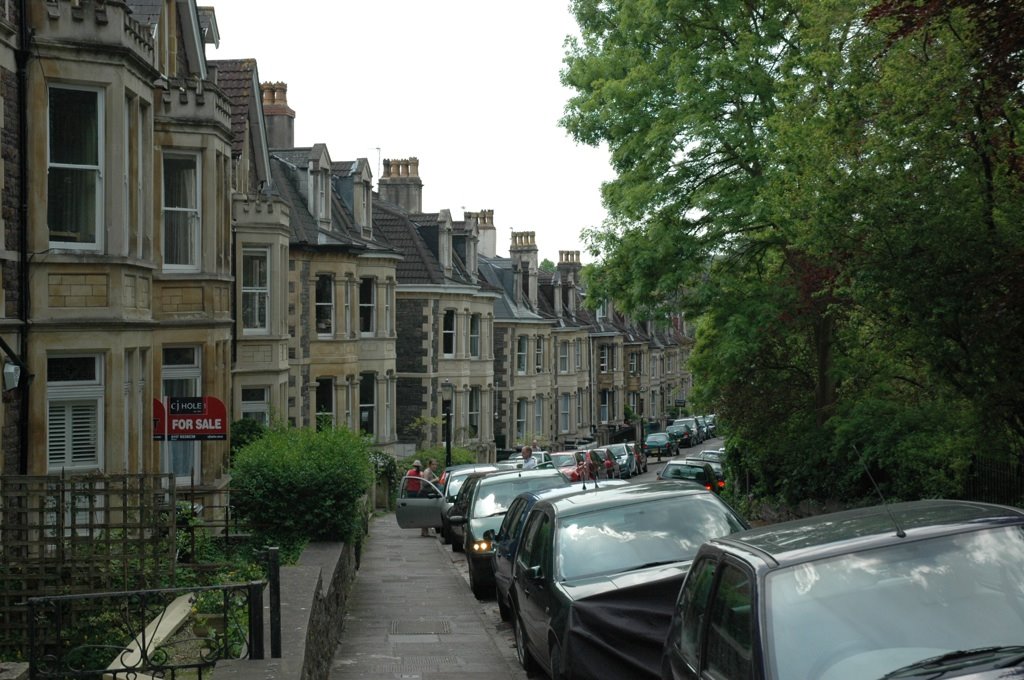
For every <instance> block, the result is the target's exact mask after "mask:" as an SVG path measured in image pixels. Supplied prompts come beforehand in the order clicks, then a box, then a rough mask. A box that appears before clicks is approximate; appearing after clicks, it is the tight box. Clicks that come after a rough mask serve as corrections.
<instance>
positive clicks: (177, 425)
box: [153, 397, 228, 442]
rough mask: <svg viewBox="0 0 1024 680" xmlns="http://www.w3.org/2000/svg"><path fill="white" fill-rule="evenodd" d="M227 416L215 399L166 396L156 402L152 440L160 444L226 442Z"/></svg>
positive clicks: (219, 402) (222, 404)
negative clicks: (163, 399) (191, 441)
mask: <svg viewBox="0 0 1024 680" xmlns="http://www.w3.org/2000/svg"><path fill="white" fill-rule="evenodd" d="M227 438H228V417H227V409H226V408H225V407H224V402H223V401H221V400H220V399H218V398H216V397H165V401H164V402H161V401H160V400H157V399H154V400H153V439H157V440H160V441H163V440H167V441H171V442H174V441H188V440H198V441H204V440H224V439H227Z"/></svg>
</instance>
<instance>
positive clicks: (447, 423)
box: [441, 378, 455, 470]
mask: <svg viewBox="0 0 1024 680" xmlns="http://www.w3.org/2000/svg"><path fill="white" fill-rule="evenodd" d="M441 387H442V388H443V389H442V392H441V411H442V413H443V417H442V426H443V427H444V469H445V470H447V469H448V468H450V467H451V466H452V397H453V396H454V394H455V385H452V384H451V382H449V380H448V378H445V379H444V382H443V383H441Z"/></svg>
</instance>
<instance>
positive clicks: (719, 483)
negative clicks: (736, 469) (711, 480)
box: [718, 480, 725, 489]
mask: <svg viewBox="0 0 1024 680" xmlns="http://www.w3.org/2000/svg"><path fill="white" fill-rule="evenodd" d="M718 488H719V489H724V488H725V480H719V481H718Z"/></svg>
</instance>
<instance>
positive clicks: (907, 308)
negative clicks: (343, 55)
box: [563, 0, 1024, 503]
mask: <svg viewBox="0 0 1024 680" xmlns="http://www.w3.org/2000/svg"><path fill="white" fill-rule="evenodd" d="M941 5H943V3H923V4H921V3H913V2H903V1H901V0H892V1H891V2H888V1H887V2H883V3H880V4H879V5H878V6H876V7H872V6H869V5H867V4H864V3H858V2H850V1H843V0H830V1H826V2H822V1H821V0H790V1H788V2H784V1H779V0H769V1H767V2H762V3H745V2H738V1H736V0H726V1H725V2H718V3H702V2H697V1H695V0H694V1H688V0H677V1H674V2H642V1H640V0H613V1H611V2H608V1H607V0H575V1H574V2H573V3H572V9H573V12H574V14H575V16H576V18H577V22H578V23H579V25H580V29H581V37H580V38H579V39H575V40H570V41H569V43H568V54H567V57H566V68H565V70H564V71H563V82H564V83H565V84H566V85H568V86H570V87H572V88H574V89H575V90H576V93H577V94H576V95H575V96H574V97H573V98H572V99H571V100H570V102H569V104H568V106H567V111H566V115H565V117H564V118H563V125H564V126H565V127H566V128H567V129H568V130H569V131H570V133H572V134H573V135H574V136H575V137H576V139H577V140H579V141H582V142H586V143H591V144H596V143H599V142H601V141H604V142H607V143H608V146H609V148H610V150H611V152H612V164H613V166H614V168H615V170H616V172H617V177H616V179H614V180H613V181H611V182H609V183H608V184H607V185H606V186H605V187H604V188H603V195H604V199H605V202H606V204H607V207H608V208H609V211H610V214H611V215H612V218H611V220H610V221H609V222H608V223H606V224H605V225H604V226H602V227H601V228H598V229H594V230H591V231H589V232H587V233H586V237H587V239H588V241H589V244H590V248H591V251H592V254H593V255H594V256H596V257H599V258H600V263H599V264H598V265H595V266H592V267H588V268H587V269H586V272H585V273H586V279H585V280H586V283H587V285H588V286H589V287H590V289H591V293H592V297H594V298H613V299H615V300H616V302H617V303H618V305H619V306H620V308H623V309H625V311H627V312H629V313H632V314H634V315H639V316H644V315H652V314H656V313H659V312H662V311H675V310H678V309H683V310H684V311H685V312H686V313H687V314H689V315H691V316H693V317H699V318H701V323H700V324H699V326H698V328H699V332H698V341H697V346H696V348H695V351H694V354H693V359H692V366H691V367H692V370H693V372H694V375H695V386H696V390H697V391H696V395H695V398H696V400H697V401H698V403H704V404H712V403H713V404H715V405H716V409H717V410H718V413H719V415H720V416H721V417H722V418H723V420H724V421H726V422H728V423H729V425H730V431H731V433H732V435H733V438H734V441H735V443H736V444H737V449H738V451H739V452H740V455H739V456H737V459H736V460H735V461H732V460H731V461H730V464H729V465H730V467H731V468H733V471H734V472H735V473H738V474H742V476H743V478H744V479H749V480H751V481H750V490H751V492H752V493H755V494H761V495H764V496H766V497H767V496H774V497H778V498H781V499H782V500H783V501H784V502H788V503H796V502H799V500H801V499H802V498H822V499H824V498H829V497H846V498H858V497H864V496H867V495H868V494H869V493H873V492H872V491H871V486H870V484H869V482H868V481H867V474H866V470H871V469H872V468H874V473H873V474H874V475H875V476H881V477H883V480H882V481H883V483H891V485H892V487H891V488H890V489H889V491H890V492H891V493H892V494H893V495H894V496H898V497H914V496H920V495H931V494H935V493H942V494H951V493H954V492H955V491H956V490H957V488H958V486H957V485H958V483H959V480H962V478H963V474H964V470H965V463H964V462H965V460H966V457H967V452H968V451H970V450H971V448H973V447H974V446H976V445H977V443H978V442H977V432H978V430H977V429H976V428H977V423H978V422H981V421H983V420H985V418H984V416H990V417H992V418H994V419H995V420H996V421H997V423H998V424H997V426H996V429H997V430H999V432H998V433H997V434H1001V435H1002V437H1001V438H999V439H998V441H999V445H1000V446H1003V447H1006V448H1012V449H1014V450H1016V451H1018V452H1019V451H1021V450H1024V448H1022V447H1021V443H1020V442H1021V441H1022V438H1024V428H1022V427H1021V425H1022V423H1021V420H1020V419H1021V416H1020V415H1019V414H1021V413H1024V408H1022V407H1024V403H1021V396H1020V395H1024V390H1022V389H1021V388H1022V387H1024V366H1022V365H1021V364H1020V362H1019V361H1016V360H1014V358H1013V357H1015V356H1019V355H1020V351H1021V350H1022V349H1024V347H1022V346H1021V345H1022V343H1024V340H1022V338H1024V332H1022V331H1024V328H1022V324H1024V306H1022V301H1024V294H1022V293H1024V288H1022V285H1021V284H1022V280H1024V273H1022V272H1024V268H1021V267H1020V259H1021V254H1022V253H1024V248H1022V247H1021V246H1022V244H1021V234H1022V231H1021V229H1020V225H1021V224H1024V221H1022V220H1021V217H1024V216H1022V215H1021V209H1022V207H1024V200H1022V198H1024V196H1022V195H1021V182H1020V179H1021V171H1020V170H1021V167H1022V164H1021V163H1020V159H1019V158H1018V152H1017V147H1018V145H1017V144H1016V142H1015V140H1017V139H1019V137H1020V133H1021V116H1020V113H1019V112H1020V111H1021V110H1024V108H1022V107H1021V106H1020V104H1021V102H1020V101H1019V99H1020V97H1021V91H1022V90H1021V88H1020V83H1021V82H1022V80H1024V79H1022V78H1021V70H1020V68H1019V66H1020V63H1019V62H1020V61H1021V58H1020V55H1021V51H1020V50H1017V51H1014V49H1013V48H1012V46H1013V45H1015V44H1016V42H1015V41H1017V40H1019V37H1015V36H1014V35H1013V32H1012V31H1011V30H1004V29H1006V26H1007V25H1013V24H1012V21H1013V19H1014V17H1017V16H1018V15H1019V14H1020V10H1019V8H1018V10H1014V11H1015V12H1016V13H1014V12H1002V11H995V10H992V11H990V10H989V9H986V8H990V6H991V5H990V4H985V5H984V6H983V4H982V3H979V2H971V0H957V2H954V3H948V5H949V6H948V7H947V8H945V9H937V8H938V7H940V6H941ZM908 17H909V18H908ZM1007 17H1009V18H1007ZM993 27H995V28H993ZM997 29H998V30H997ZM993 30H997V35H999V36H1000V42H1001V44H1000V45H999V46H996V47H992V46H987V45H986V44H985V37H986V35H990V34H991V32H992V31H993ZM1002 43H1005V44H1002ZM1007 45H1010V47H1007ZM997 317H998V318H997ZM879 423H882V424H883V425H884V426H883V427H879V426H878V424H879ZM908 427H912V428H913V431H912V432H908V431H907V429H906V428H908ZM952 443H955V445H952ZM894 452H898V455H895V453H894ZM822 470H830V471H834V472H833V473H832V474H828V475H822V474H821V472H822ZM922 471H929V472H930V474H918V473H921V472H922ZM876 473H878V474H876ZM883 473H884V474H883ZM911 473H913V474H911Z"/></svg>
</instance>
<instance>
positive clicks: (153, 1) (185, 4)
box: [126, 0, 216, 80]
mask: <svg viewBox="0 0 1024 680" xmlns="http://www.w3.org/2000/svg"><path fill="white" fill-rule="evenodd" d="M126 2H127V5H128V9H129V10H131V15H132V18H133V19H135V20H136V21H138V22H139V23H140V24H142V25H144V26H149V27H151V28H152V27H153V26H155V25H157V24H158V23H159V21H160V11H161V10H162V9H163V2H162V0H126ZM176 5H177V7H178V27H179V30H180V31H181V39H182V42H183V43H184V46H185V55H186V57H187V58H188V62H189V66H190V68H191V72H190V75H198V76H199V77H200V78H201V79H203V80H206V78H207V74H206V49H205V45H204V43H205V39H204V32H203V28H202V24H201V21H200V16H199V15H200V12H199V8H198V7H196V2H195V0H180V1H179V2H178V3H176ZM214 23H216V22H214ZM208 25H209V23H208ZM178 76H179V77H182V74H180V73H179V74H178Z"/></svg>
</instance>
